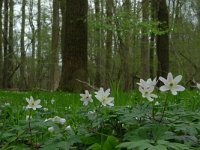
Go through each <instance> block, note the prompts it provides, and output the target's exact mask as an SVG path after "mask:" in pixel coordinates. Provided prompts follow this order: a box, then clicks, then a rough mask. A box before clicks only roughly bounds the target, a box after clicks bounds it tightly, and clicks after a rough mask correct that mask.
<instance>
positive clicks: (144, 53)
mask: <svg viewBox="0 0 200 150" xmlns="http://www.w3.org/2000/svg"><path fill="white" fill-rule="evenodd" d="M148 18H149V2H148V0H142V21H143V23H147V21H148ZM141 32H142V33H141V34H142V37H141V77H142V78H143V79H147V78H149V37H148V29H146V28H145V27H142V30H141Z"/></svg>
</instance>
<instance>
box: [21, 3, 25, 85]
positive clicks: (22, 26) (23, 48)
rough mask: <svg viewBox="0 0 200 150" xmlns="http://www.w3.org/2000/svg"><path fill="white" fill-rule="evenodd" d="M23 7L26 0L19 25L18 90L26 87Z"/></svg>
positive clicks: (23, 10)
mask: <svg viewBox="0 0 200 150" xmlns="http://www.w3.org/2000/svg"><path fill="white" fill-rule="evenodd" d="M25 7H26V0H23V1H22V23H21V66H20V83H21V84H20V88H21V89H25V88H26V87H25V86H26V78H25V72H26V71H25V65H26V64H25V62H26V52H25V45H24V35H25V19H26V14H25Z"/></svg>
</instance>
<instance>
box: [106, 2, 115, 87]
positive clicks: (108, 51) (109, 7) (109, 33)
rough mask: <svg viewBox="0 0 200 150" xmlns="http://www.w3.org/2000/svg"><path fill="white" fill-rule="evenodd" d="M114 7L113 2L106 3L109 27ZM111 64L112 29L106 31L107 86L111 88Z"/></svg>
mask: <svg viewBox="0 0 200 150" xmlns="http://www.w3.org/2000/svg"><path fill="white" fill-rule="evenodd" d="M112 6H113V0H107V1H106V17H107V25H108V27H109V26H111V24H112ZM111 62H112V30H111V29H110V28H107V29H106V66H105V67H106V68H105V69H106V70H105V73H106V77H105V80H106V86H109V82H110V79H111V65H112V64H111Z"/></svg>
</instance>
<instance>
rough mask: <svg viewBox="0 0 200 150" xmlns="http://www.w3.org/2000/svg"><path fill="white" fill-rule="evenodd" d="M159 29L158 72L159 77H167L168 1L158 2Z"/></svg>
mask: <svg viewBox="0 0 200 150" xmlns="http://www.w3.org/2000/svg"><path fill="white" fill-rule="evenodd" d="M157 17H158V22H159V25H158V28H159V31H160V32H161V34H158V35H157V45H156V46H157V56H158V70H157V77H159V76H163V77H166V76H167V74H168V72H169V12H168V8H167V3H166V0H158V1H157Z"/></svg>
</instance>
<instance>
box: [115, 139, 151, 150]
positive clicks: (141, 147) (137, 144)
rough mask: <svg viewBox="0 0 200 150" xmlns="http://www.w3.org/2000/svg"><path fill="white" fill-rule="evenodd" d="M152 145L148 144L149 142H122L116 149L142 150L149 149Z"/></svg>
mask: <svg viewBox="0 0 200 150" xmlns="http://www.w3.org/2000/svg"><path fill="white" fill-rule="evenodd" d="M151 147H152V145H151V144H150V141H149V140H140V141H134V142H133V141H132V142H124V143H121V144H119V145H118V146H117V148H127V149H134V148H135V149H136V148H137V149H139V150H144V149H148V148H151Z"/></svg>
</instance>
